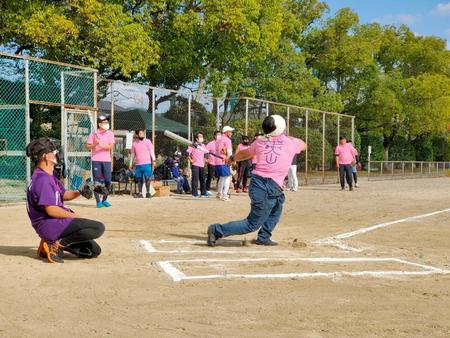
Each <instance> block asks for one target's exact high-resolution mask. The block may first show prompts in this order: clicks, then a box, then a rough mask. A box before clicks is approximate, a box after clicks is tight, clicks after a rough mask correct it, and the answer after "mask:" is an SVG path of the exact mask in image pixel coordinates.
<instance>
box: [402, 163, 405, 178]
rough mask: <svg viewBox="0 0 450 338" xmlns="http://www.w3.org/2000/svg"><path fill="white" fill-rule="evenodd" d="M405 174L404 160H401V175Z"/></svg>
mask: <svg viewBox="0 0 450 338" xmlns="http://www.w3.org/2000/svg"><path fill="white" fill-rule="evenodd" d="M403 176H405V162H404V161H402V177H403Z"/></svg>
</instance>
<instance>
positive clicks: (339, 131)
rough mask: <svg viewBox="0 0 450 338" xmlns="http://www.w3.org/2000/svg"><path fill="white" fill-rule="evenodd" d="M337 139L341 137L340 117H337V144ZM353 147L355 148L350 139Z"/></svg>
mask: <svg viewBox="0 0 450 338" xmlns="http://www.w3.org/2000/svg"><path fill="white" fill-rule="evenodd" d="M339 137H341V116H340V115H338V116H337V143H336V144H339ZM352 142H353V145H354V146H355V147H356V144H355V140H354V139H353V138H352Z"/></svg>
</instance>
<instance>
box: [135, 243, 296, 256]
mask: <svg viewBox="0 0 450 338" xmlns="http://www.w3.org/2000/svg"><path fill="white" fill-rule="evenodd" d="M152 243H160V244H163V243H193V244H196V243H202V244H204V243H205V241H170V240H158V241H150V240H139V241H138V244H139V246H141V247H142V248H143V249H144V250H145V251H147V252H148V253H161V254H168V253H176V254H198V253H202V254H232V255H235V254H268V253H270V254H276V253H279V254H291V252H290V251H288V250H277V251H272V250H240V249H233V248H230V249H228V250H220V249H205V250H191V249H174V250H159V249H156V248H155V247H154V246H153V244H152Z"/></svg>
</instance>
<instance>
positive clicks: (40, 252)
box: [37, 239, 47, 258]
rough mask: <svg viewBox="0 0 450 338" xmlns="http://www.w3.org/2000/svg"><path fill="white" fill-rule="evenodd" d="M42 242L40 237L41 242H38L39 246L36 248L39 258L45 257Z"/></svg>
mask: <svg viewBox="0 0 450 338" xmlns="http://www.w3.org/2000/svg"><path fill="white" fill-rule="evenodd" d="M44 243H45V241H44V240H43V239H41V242H40V243H39V248H38V250H37V255H38V257H41V258H47V253H46V252H45V250H44Z"/></svg>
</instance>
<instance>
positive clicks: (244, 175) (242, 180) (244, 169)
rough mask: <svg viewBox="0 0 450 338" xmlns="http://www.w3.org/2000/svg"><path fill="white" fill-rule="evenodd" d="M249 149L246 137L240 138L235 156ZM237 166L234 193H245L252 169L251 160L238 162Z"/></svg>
mask: <svg viewBox="0 0 450 338" xmlns="http://www.w3.org/2000/svg"><path fill="white" fill-rule="evenodd" d="M248 148H250V140H249V138H248V136H246V135H244V136H242V143H240V144H239V145H238V146H237V148H236V155H237V154H238V153H240V152H241V151H243V150H246V149H248ZM237 165H238V177H237V182H236V192H237V193H240V192H247V180H248V177H249V176H250V170H251V169H252V160H251V159H250V160H244V161H239V162H238V163H237Z"/></svg>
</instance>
